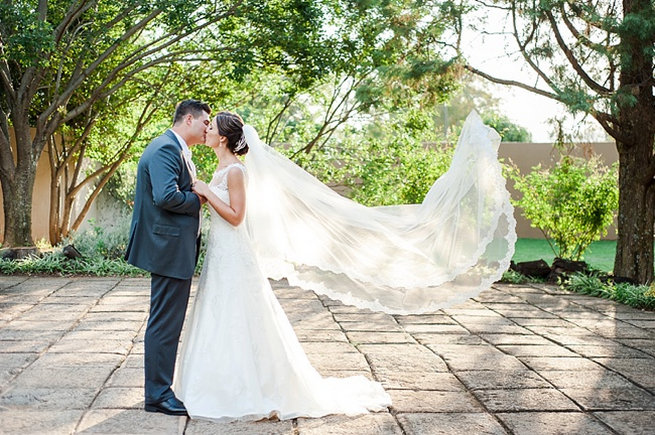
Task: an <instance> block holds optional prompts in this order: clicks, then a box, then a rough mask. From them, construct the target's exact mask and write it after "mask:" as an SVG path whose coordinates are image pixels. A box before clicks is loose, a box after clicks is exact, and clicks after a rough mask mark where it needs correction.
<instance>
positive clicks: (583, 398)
mask: <svg viewBox="0 0 655 435" xmlns="http://www.w3.org/2000/svg"><path fill="white" fill-rule="evenodd" d="M562 392H563V393H564V394H566V395H567V396H569V397H570V398H572V399H573V400H575V401H576V402H577V403H579V404H580V406H582V407H583V409H585V410H598V411H606V410H612V409H614V410H623V411H632V410H649V411H655V396H654V395H653V394H651V393H649V392H647V391H644V390H642V389H641V388H638V387H631V388H589V387H588V386H587V387H584V388H582V389H568V388H566V389H563V390H562Z"/></svg>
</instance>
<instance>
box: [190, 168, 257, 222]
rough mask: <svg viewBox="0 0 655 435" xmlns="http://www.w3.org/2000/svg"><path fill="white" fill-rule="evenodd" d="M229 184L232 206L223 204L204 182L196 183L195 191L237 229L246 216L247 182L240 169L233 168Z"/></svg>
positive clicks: (229, 172) (228, 176) (228, 180)
mask: <svg viewBox="0 0 655 435" xmlns="http://www.w3.org/2000/svg"><path fill="white" fill-rule="evenodd" d="M227 184H228V186H229V187H230V188H229V194H230V205H227V204H226V203H225V202H223V201H222V200H221V199H220V198H219V197H218V196H216V194H215V193H214V192H213V191H212V190H211V189H210V188H209V186H208V185H207V184H206V183H204V182H202V181H196V182H195V184H194V185H193V191H194V192H196V193H198V194H199V195H202V196H204V197H205V198H207V202H208V203H209V205H211V206H212V207H213V208H214V210H216V212H217V213H218V214H219V215H220V216H221V217H222V218H223V219H225V220H226V221H228V222H229V223H230V224H232V225H234V226H235V227H236V226H238V225H239V224H240V223H241V222H243V218H244V217H245V215H246V182H245V176H244V175H243V172H242V171H241V170H240V169H239V168H231V169H230V170H229V171H228V174H227Z"/></svg>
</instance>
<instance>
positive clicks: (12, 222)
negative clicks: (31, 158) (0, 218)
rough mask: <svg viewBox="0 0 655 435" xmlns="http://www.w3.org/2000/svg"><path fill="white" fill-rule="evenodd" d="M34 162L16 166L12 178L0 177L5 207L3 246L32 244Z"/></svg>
mask: <svg viewBox="0 0 655 435" xmlns="http://www.w3.org/2000/svg"><path fill="white" fill-rule="evenodd" d="M35 176H36V164H35V163H33V164H24V165H19V166H17V167H16V172H15V173H14V177H13V179H11V178H8V177H2V178H1V180H0V181H2V200H3V207H4V209H5V213H4V215H5V232H4V241H3V246H4V247H17V246H34V241H33V240H32V191H33V189H34V178H35Z"/></svg>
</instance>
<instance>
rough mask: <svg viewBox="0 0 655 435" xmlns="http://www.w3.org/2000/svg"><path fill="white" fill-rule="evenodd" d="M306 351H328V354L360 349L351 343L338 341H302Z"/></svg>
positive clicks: (354, 351) (352, 351) (355, 351)
mask: <svg viewBox="0 0 655 435" xmlns="http://www.w3.org/2000/svg"><path fill="white" fill-rule="evenodd" d="M301 344H302V348H303V350H304V351H305V353H327V354H340V353H356V354H359V350H357V348H356V347H355V346H353V345H352V344H350V343H343V342H336V343H329V342H326V343H318V342H306V343H301Z"/></svg>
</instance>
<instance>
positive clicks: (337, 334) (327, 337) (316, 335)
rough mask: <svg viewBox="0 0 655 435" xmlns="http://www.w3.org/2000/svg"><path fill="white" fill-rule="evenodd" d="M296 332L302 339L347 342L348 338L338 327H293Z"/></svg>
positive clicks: (299, 338)
mask: <svg viewBox="0 0 655 435" xmlns="http://www.w3.org/2000/svg"><path fill="white" fill-rule="evenodd" d="M293 329H294V332H295V333H296V337H298V340H300V341H320V342H334V341H344V342H347V341H348V339H347V338H346V335H345V334H344V333H343V332H341V331H340V330H337V329H332V330H325V329H296V328H295V327H294V328H293Z"/></svg>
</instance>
